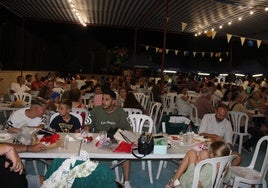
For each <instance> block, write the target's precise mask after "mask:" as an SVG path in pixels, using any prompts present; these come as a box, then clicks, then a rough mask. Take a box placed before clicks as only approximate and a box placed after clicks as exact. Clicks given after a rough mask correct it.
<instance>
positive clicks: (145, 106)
mask: <svg viewBox="0 0 268 188" xmlns="http://www.w3.org/2000/svg"><path fill="white" fill-rule="evenodd" d="M149 102H150V96H149V95H145V98H144V101H143V104H142V107H143V109H144V110H146V111H147V109H148V106H149Z"/></svg>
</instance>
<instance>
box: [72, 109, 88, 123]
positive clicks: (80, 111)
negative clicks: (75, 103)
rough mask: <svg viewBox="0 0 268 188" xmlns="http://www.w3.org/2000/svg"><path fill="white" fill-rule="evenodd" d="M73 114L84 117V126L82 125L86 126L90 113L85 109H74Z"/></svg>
mask: <svg viewBox="0 0 268 188" xmlns="http://www.w3.org/2000/svg"><path fill="white" fill-rule="evenodd" d="M72 112H73V113H76V114H80V116H81V117H82V124H81V125H84V124H85V121H86V118H87V116H88V114H89V111H88V110H86V109H84V108H72ZM78 119H79V118H78ZM79 121H80V120H79Z"/></svg>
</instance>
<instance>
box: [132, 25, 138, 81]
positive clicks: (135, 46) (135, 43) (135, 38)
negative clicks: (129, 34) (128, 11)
mask: <svg viewBox="0 0 268 188" xmlns="http://www.w3.org/2000/svg"><path fill="white" fill-rule="evenodd" d="M136 53H137V29H135V34H134V50H133V73H134V77H135V75H136V74H135V65H136Z"/></svg>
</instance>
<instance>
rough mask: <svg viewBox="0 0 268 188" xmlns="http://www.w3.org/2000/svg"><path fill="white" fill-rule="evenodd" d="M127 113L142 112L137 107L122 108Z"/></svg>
mask: <svg viewBox="0 0 268 188" xmlns="http://www.w3.org/2000/svg"><path fill="white" fill-rule="evenodd" d="M123 110H124V111H125V112H127V114H128V115H130V114H142V110H141V109H138V108H123Z"/></svg>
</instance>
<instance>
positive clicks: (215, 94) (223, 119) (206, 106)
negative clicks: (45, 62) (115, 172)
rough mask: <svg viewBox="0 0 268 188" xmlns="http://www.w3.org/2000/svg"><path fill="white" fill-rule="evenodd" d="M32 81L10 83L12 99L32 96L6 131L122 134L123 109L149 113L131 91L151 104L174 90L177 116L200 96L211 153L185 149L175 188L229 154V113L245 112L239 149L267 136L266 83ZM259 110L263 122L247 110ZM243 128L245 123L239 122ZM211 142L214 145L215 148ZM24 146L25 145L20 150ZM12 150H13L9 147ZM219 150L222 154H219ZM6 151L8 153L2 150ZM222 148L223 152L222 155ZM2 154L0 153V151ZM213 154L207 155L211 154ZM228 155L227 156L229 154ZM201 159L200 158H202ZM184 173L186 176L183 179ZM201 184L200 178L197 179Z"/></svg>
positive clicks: (127, 183)
mask: <svg viewBox="0 0 268 188" xmlns="http://www.w3.org/2000/svg"><path fill="white" fill-rule="evenodd" d="M34 78H35V80H34V81H32V80H31V79H32V76H31V75H26V80H25V78H24V76H21V75H20V76H18V77H17V81H16V82H13V83H11V85H10V95H12V94H14V93H16V92H29V93H31V94H32V95H33V96H34V97H33V98H32V101H31V105H30V107H27V108H22V109H20V110H18V111H15V112H14V113H13V114H11V116H10V117H9V119H8V121H7V124H6V126H5V128H6V129H7V130H8V131H9V132H13V133H14V132H18V131H19V129H20V128H21V127H22V126H24V125H25V124H26V125H28V126H31V127H36V128H43V127H45V126H48V125H49V127H50V128H51V129H52V130H53V131H57V132H80V131H81V129H85V130H87V131H89V132H90V131H91V132H100V131H108V130H109V128H110V127H112V128H114V127H119V128H121V129H124V130H131V126H130V124H129V123H128V121H127V113H126V112H125V111H124V110H123V108H138V109H141V110H142V112H143V113H144V114H148V111H147V109H145V108H144V107H143V106H142V105H141V104H140V103H139V101H137V99H136V98H135V96H134V93H135V92H144V93H146V94H150V93H151V94H152V98H153V99H154V101H157V102H162V97H161V96H162V95H164V94H165V93H169V92H174V93H176V94H178V95H177V100H178V101H179V102H178V103H177V104H178V105H179V106H180V108H179V107H178V106H177V109H178V110H177V113H178V114H179V115H183V116H187V117H189V115H190V109H191V105H190V102H189V96H188V91H193V92H195V93H197V94H198V95H199V97H198V98H197V99H196V101H195V102H194V105H195V106H196V108H197V110H198V117H199V118H200V119H201V120H202V121H201V124H200V127H199V132H198V133H199V134H200V135H202V136H204V137H207V138H210V139H211V140H212V143H213V144H212V146H211V150H212V151H210V150H209V151H204V152H200V153H199V152H196V151H195V152H194V151H189V152H188V153H187V154H186V156H185V158H184V160H183V162H182V165H181V166H180V167H179V168H178V170H177V172H176V173H175V175H174V177H173V178H172V179H171V181H170V182H169V184H168V185H167V187H174V186H176V184H177V182H178V181H179V182H181V184H184V182H189V181H190V180H189V177H191V175H189V173H190V172H191V173H192V172H193V171H192V169H193V167H194V165H195V164H196V163H197V162H198V161H200V160H203V159H205V158H210V157H217V156H224V155H227V154H226V153H228V152H229V153H230V150H231V147H232V139H233V130H232V125H231V122H230V121H229V120H228V119H227V114H228V111H229V110H235V111H241V112H245V113H246V114H247V115H248V116H249V128H248V132H249V133H250V134H251V135H252V136H251V138H250V139H248V140H247V141H246V142H245V143H244V144H243V148H244V150H246V151H247V152H250V151H251V148H252V147H254V146H255V145H256V143H257V141H258V140H259V138H260V137H262V136H263V135H266V134H267V133H268V112H267V106H266V105H265V103H266V102H267V96H268V87H267V84H266V83H265V82H264V83H262V84H260V83H258V82H250V83H247V84H246V85H244V86H243V85H242V84H243V83H240V84H241V85H232V84H223V83H217V82H216V81H215V80H213V79H211V80H205V79H204V80H203V81H201V80H195V79H188V80H186V79H185V78H182V77H178V78H177V79H176V80H173V82H172V83H168V82H162V81H161V80H159V81H157V82H156V81H155V80H153V81H149V80H147V81H145V80H143V79H139V80H138V81H137V82H133V81H132V80H131V79H130V78H129V77H125V78H124V77H113V78H109V77H102V78H101V79H99V80H98V79H96V78H95V77H92V78H90V79H87V78H85V79H84V78H83V77H82V76H80V75H76V76H74V77H72V78H60V77H58V78H57V77H54V76H52V75H47V76H45V77H42V76H41V75H40V74H39V73H36V74H35V75H34ZM88 94H90V97H89V98H87V100H86V103H85V102H84V101H83V100H82V96H85V95H88ZM72 108H82V109H85V110H90V116H89V119H90V121H87V120H88V117H84V121H85V123H84V124H81V123H80V122H79V120H78V119H77V118H76V117H75V116H73V115H72V114H71V110H72ZM252 109H254V110H255V109H258V110H259V112H261V113H263V114H265V118H264V120H263V121H258V122H256V121H254V120H253V118H252V114H251V113H250V111H249V110H252ZM47 111H54V112H58V113H59V114H58V116H56V117H55V118H54V119H53V120H52V121H48V119H49V118H48V116H47V115H48V113H47ZM241 129H243V123H241ZM214 143H215V147H214ZM1 147H3V148H4V149H3V152H2V153H3V154H5V156H6V157H7V158H8V159H10V160H17V159H15V158H17V155H16V154H15V153H13V154H12V156H14V159H13V158H12V157H9V153H10V154H11V152H12V151H9V150H14V148H15V149H16V151H17V152H20V151H29V147H28V146H24V147H25V148H24V150H21V149H18V150H17V147H18V146H12V145H11V146H6V145H1ZM21 147H23V146H21ZM31 147H32V148H34V149H32V151H41V150H45V149H47V148H46V146H44V145H33V146H31ZM10 148H11V149H10ZM219 148H225V149H221V151H224V153H218V152H217V150H219ZM6 150H7V151H6ZM225 150H226V152H225ZM0 151H2V150H0ZM211 152H212V153H214V154H215V155H211V154H209V153H211ZM229 153H228V154H229ZM233 154H234V155H236V159H235V160H234V161H233V162H232V165H240V164H241V161H242V156H241V155H240V154H239V153H235V152H233ZM203 157H204V158H203ZM22 168H23V167H22V166H20V165H19V164H16V163H15V164H14V163H13V166H11V168H10V170H11V171H14V172H16V173H19V174H22ZM122 168H123V177H124V183H123V186H124V187H126V188H129V187H131V185H130V161H129V160H126V161H125V162H123V163H122ZM183 174H188V175H189V176H187V177H186V175H183ZM200 181H201V183H202V180H200Z"/></svg>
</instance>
